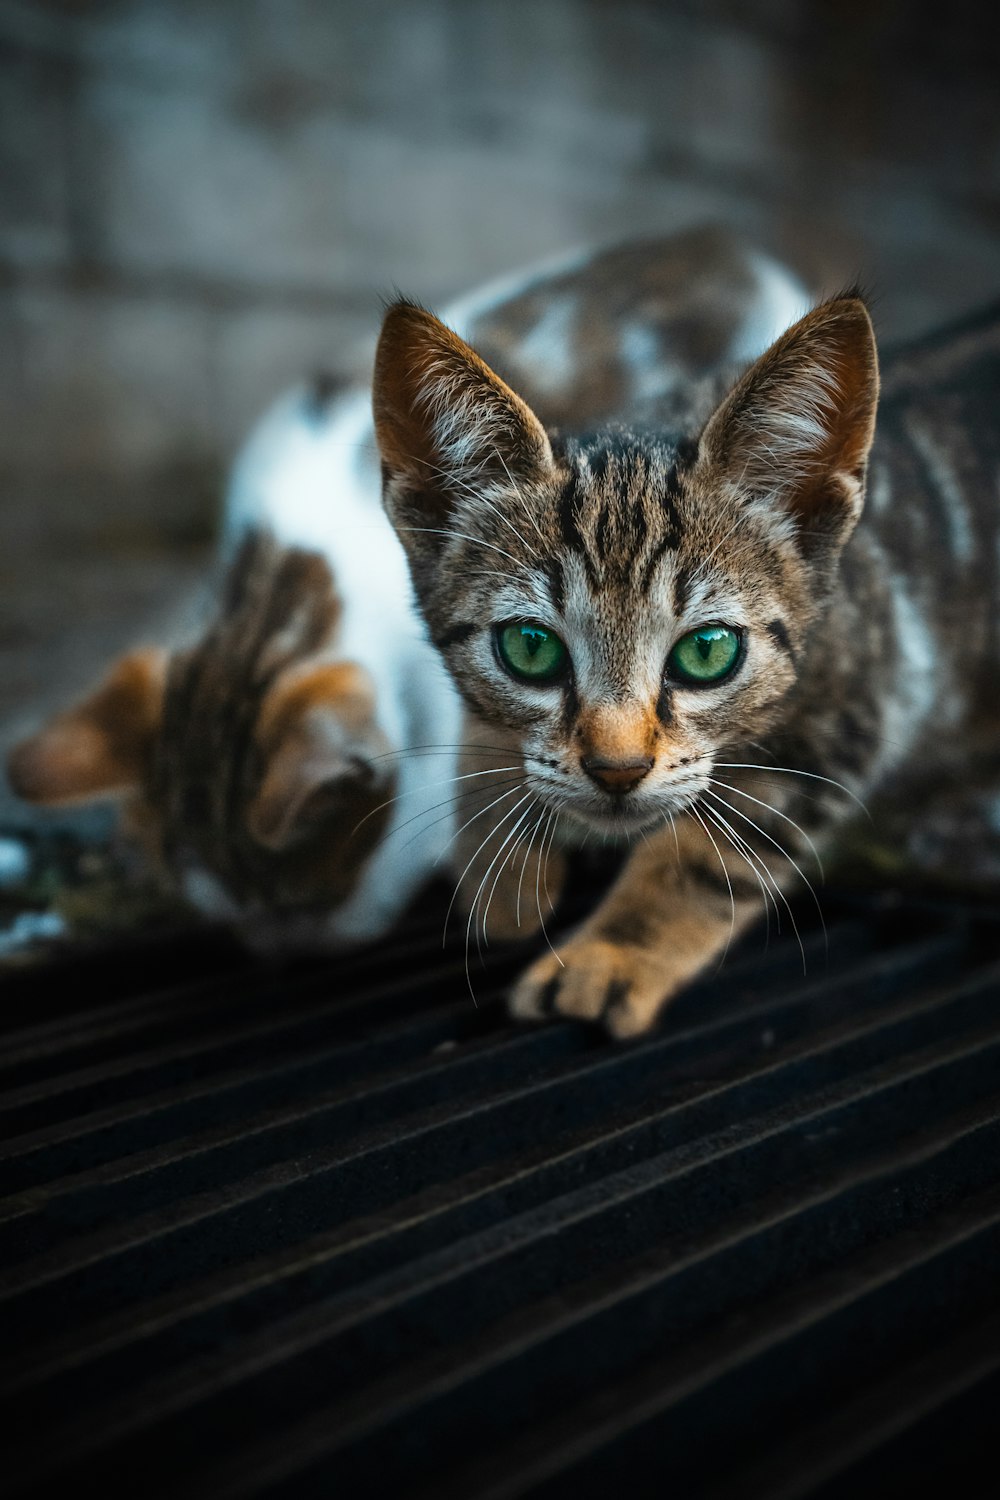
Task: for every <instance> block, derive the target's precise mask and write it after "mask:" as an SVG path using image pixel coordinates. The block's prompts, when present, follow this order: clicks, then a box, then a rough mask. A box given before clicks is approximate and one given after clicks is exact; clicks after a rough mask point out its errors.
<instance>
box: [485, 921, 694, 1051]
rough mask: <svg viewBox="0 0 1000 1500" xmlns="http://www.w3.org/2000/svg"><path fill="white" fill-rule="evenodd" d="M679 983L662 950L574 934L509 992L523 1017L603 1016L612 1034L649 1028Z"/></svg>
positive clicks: (517, 1015) (584, 1018) (512, 1007)
mask: <svg viewBox="0 0 1000 1500" xmlns="http://www.w3.org/2000/svg"><path fill="white" fill-rule="evenodd" d="M676 988H677V984H676V982H673V981H672V979H671V975H670V973H669V970H668V968H667V966H666V965H665V964H664V962H663V957H662V955H661V956H660V957H659V958H657V957H656V956H654V955H651V954H649V953H647V952H646V951H645V950H644V949H642V948H635V947H626V946H624V945H622V944H620V943H611V942H607V941H606V940H603V939H600V938H587V937H583V936H580V937H577V938H571V939H570V941H569V942H568V943H565V944H564V945H563V946H562V947H561V948H559V949H557V951H556V952H555V953H554V954H553V953H545V954H543V955H542V957H541V958H538V959H536V960H535V962H534V963H533V964H532V965H531V967H530V968H529V969H528V970H527V971H526V972H525V973H524V974H523V975H522V976H521V978H520V979H519V980H518V982H517V984H516V985H515V987H514V990H513V992H512V994H511V997H510V1012H511V1015H513V1016H514V1017H515V1018H516V1019H517V1020H519V1021H545V1020H551V1019H552V1018H553V1017H554V1016H567V1017H572V1018H573V1019H574V1020H577V1021H600V1022H602V1023H603V1025H604V1026H605V1027H606V1028H607V1030H608V1031H609V1032H610V1033H611V1035H612V1036H613V1037H617V1038H619V1039H625V1038H626V1037H633V1036H639V1035H641V1034H642V1032H644V1031H648V1030H649V1028H650V1027H651V1026H652V1025H653V1022H654V1021H655V1020H656V1017H657V1015H658V1013H659V1011H660V1010H661V1008H662V1006H663V1005H664V1003H665V1001H666V1000H668V999H669V997H670V996H671V995H672V994H673V992H674V990H675V989H676Z"/></svg>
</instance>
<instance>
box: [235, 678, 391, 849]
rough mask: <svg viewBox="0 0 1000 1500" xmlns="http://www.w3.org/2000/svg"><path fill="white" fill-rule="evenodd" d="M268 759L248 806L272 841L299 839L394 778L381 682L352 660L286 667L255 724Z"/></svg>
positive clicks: (254, 834)
mask: <svg viewBox="0 0 1000 1500" xmlns="http://www.w3.org/2000/svg"><path fill="white" fill-rule="evenodd" d="M255 738H256V744H257V750H258V753H259V755H260V757H261V761H262V764H263V776H262V779H261V783H260V787H259V789H258V790H257V792H256V794H255V796H254V797H253V800H252V801H251V803H250V806H249V808H248V809H247V828H248V831H249V833H250V836H251V838H253V839H254V840H255V841H256V842H257V843H258V844H261V845H263V846H264V847H265V848H267V849H272V850H282V849H286V848H288V847H289V846H290V845H292V844H295V843H297V842H299V841H300V840H301V839H303V838H305V837H307V836H308V835H309V834H312V833H315V832H316V830H317V827H318V826H319V825H321V824H322V823H324V822H325V821H326V820H327V819H329V818H331V817H332V816H334V815H335V814H336V813H338V812H340V813H342V814H344V815H346V816H351V815H352V814H353V813H356V814H357V816H360V815H361V814H360V811H358V809H359V807H360V806H361V804H362V802H363V799H364V798H365V797H366V796H369V797H370V796H371V794H373V793H374V792H377V791H379V790H380V789H381V788H383V787H385V786H387V785H388V784H389V783H390V781H391V780H392V776H393V769H394V764H395V763H394V761H393V758H392V756H391V755H390V754H389V753H388V752H389V742H388V740H387V739H386V737H385V735H384V734H383V732H382V730H381V729H380V728H379V726H378V723H377V720H376V717H375V685H374V683H373V682H372V680H371V678H370V676H369V675H368V673H367V672H366V671H365V670H364V668H362V667H359V666H356V665H354V664H353V663H351V662H338V663H336V664H333V665H331V664H327V665H324V666H317V667H309V668H305V669H294V670H291V671H288V672H286V673H283V674H282V676H280V677H279V678H278V680H277V682H276V683H275V685H274V686H273V687H272V688H271V690H270V692H269V693H268V695H267V698H266V699H265V701H264V705H263V707H262V709H261V714H260V718H259V720H258V724H257V730H256V735H255Z"/></svg>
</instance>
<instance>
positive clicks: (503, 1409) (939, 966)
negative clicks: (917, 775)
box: [0, 898, 1000, 1500]
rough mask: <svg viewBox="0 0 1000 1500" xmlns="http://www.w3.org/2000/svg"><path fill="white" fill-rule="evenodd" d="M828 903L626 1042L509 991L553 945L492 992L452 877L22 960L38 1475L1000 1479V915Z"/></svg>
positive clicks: (571, 1491) (10, 1101) (499, 1487)
mask: <svg viewBox="0 0 1000 1500" xmlns="http://www.w3.org/2000/svg"><path fill="white" fill-rule="evenodd" d="M825 905H826V912H827V919H828V928H829V932H828V938H826V939H825V938H824V935H823V933H822V932H820V931H817V930H811V931H807V932H805V933H804V940H805V949H806V957H807V959H808V963H807V970H806V973H805V975H803V971H802V956H801V954H800V952H799V948H798V945H797V943H796V942H795V940H794V938H792V937H788V936H783V937H777V936H775V935H774V934H773V933H772V935H771V939H770V944H769V947H768V948H767V950H766V951H765V950H764V946H763V935H762V934H757V935H755V936H754V937H753V938H752V939H751V940H750V941H749V942H748V943H747V944H746V945H745V947H744V948H743V950H741V952H740V953H737V954H734V955H733V956H731V958H730V960H729V962H728V963H727V965H726V967H725V970H724V971H723V972H722V973H721V974H719V975H717V976H714V977H713V978H711V979H707V980H706V981H704V982H703V983H702V984H701V985H699V986H698V988H697V990H695V991H692V992H691V993H689V994H688V995H686V996H684V997H683V998H682V999H681V1000H680V1001H679V1002H678V1003H677V1004H676V1005H675V1007H674V1008H673V1010H672V1012H671V1013H670V1015H669V1017H668V1018H667V1021H666V1023H665V1025H664V1027H663V1029H662V1030H661V1031H660V1032H659V1033H658V1034H657V1035H656V1036H655V1037H653V1038H651V1039H649V1040H647V1041H645V1042H643V1043H640V1044H637V1045H634V1046H630V1047H618V1048H613V1047H611V1046H609V1045H607V1044H605V1043H604V1042H602V1041H601V1040H600V1039H599V1038H597V1037H596V1036H594V1035H592V1034H590V1033H589V1032H587V1031H585V1030H583V1029H580V1028H577V1027H574V1026H570V1025H560V1026H553V1027H550V1028H545V1029H542V1030H527V1031H526V1030H514V1029H512V1028H511V1027H510V1026H509V1025H508V1024H507V1023H506V1022H505V1020H504V1017H503V1013H502V1008H501V1005H500V1002H499V998H498V996H499V993H500V991H501V990H502V987H503V984H504V983H505V981H506V980H507V978H508V977H509V975H510V974H511V973H512V972H513V971H514V969H515V968H516V967H517V965H518V964H520V963H521V962H523V954H517V955H514V954H509V955H506V956H498V957H496V958H494V959H492V960H491V963H490V967H489V970H488V971H487V972H483V971H481V970H478V969H477V968H476V967H475V966H474V967H473V977H474V979H475V982H476V988H477V993H478V998H479V1006H478V1008H476V1007H474V1006H473V1004H472V1002H471V1000H470V999H469V996H468V992H467V989H466V982H465V969H464V959H463V955H462V953H461V952H460V951H459V950H458V949H457V948H449V949H448V950H445V951H444V952H442V950H441V947H440V943H439V941H438V939H437V937H436V933H437V932H439V931H440V913H439V912H437V911H432V913H431V915H430V916H428V917H426V918H425V919H424V920H423V921H422V922H421V923H420V924H419V925H414V926H411V927H410V928H409V929H408V930H407V931H405V932H403V933H402V934H401V935H400V936H399V937H398V938H397V939H395V940H393V941H392V942H391V943H388V944H382V945H381V946H380V947H379V949H378V951H377V952H371V953H362V954H358V955H354V956H352V957H351V958H349V959H344V960H340V961H338V962H332V963H329V964H326V965H324V966H321V967H316V966H314V967H312V968H310V969H303V970H301V971H299V972H297V973H292V974H285V975H280V974H273V973H268V972H267V971H266V970H262V969H260V968H255V967H253V966H251V965H249V964H248V962H247V961H246V960H245V959H242V958H240V957H238V956H237V955H236V954H235V953H234V952H233V951H232V950H231V949H229V948H228V947H227V946H226V945H225V944H224V943H221V942H220V943H213V941H212V940H211V939H207V938H206V939H201V940H197V941H196V940H194V939H191V940H190V941H189V945H188V946H187V947H186V948H185V947H178V946H176V945H170V946H169V947H162V946H161V947H157V946H156V945H155V944H151V945H147V946H145V947H143V946H138V947H134V948H133V949H132V950H130V951H129V952H128V953H120V954H117V955H111V956H108V957H107V958H104V959H102V958H91V959H89V960H88V961H87V963H86V965H84V966H83V967H82V968H80V967H77V966H74V965H66V966H63V967H61V968H58V967H57V968H54V969H52V970H51V971H50V972H47V973H44V974H41V975H38V974H36V975H26V976H22V977H19V978H17V979H16V980H14V979H11V980H8V981H5V982H3V984H2V985H0V995H2V996H3V999H4V1002H5V1003H4V1004H3V1006H2V1012H3V1017H4V1020H3V1025H4V1028H5V1034H4V1045H3V1053H2V1057H0V1088H2V1093H0V1118H2V1120H3V1123H4V1140H3V1145H2V1147H0V1194H2V1197H0V1256H2V1261H3V1267H4V1270H3V1290H2V1297H0V1314H2V1319H3V1330H4V1331H3V1345H2V1349H3V1358H2V1369H0V1385H2V1389H3V1400H4V1407H5V1410H6V1414H7V1421H8V1424H9V1431H10V1433H11V1436H10V1438H9V1439H8V1441H7V1444H6V1445H5V1454H4V1458H3V1468H4V1478H5V1491H6V1492H7V1493H10V1494H12V1495H20V1494H36V1493H42V1492H43V1491H45V1490H51V1489H52V1488H53V1487H54V1486H56V1485H58V1487H59V1489H60V1492H63V1491H65V1490H66V1488H67V1487H68V1486H70V1485H73V1486H77V1485H81V1484H83V1483H87V1484H100V1485H101V1486H102V1487H103V1488H104V1489H105V1491H106V1492H123V1493H124V1492H128V1493H131V1494H142V1495H144V1496H145V1495H149V1496H157V1495H184V1496H209V1495H211V1496H213V1497H214V1496H229V1495H233V1496H236V1495H240V1496H242V1495H246V1496H250V1495H254V1496H256V1495H261V1496H263V1495H278V1494H282V1495H293V1496H314V1495H315V1496H324V1497H326V1496H331V1495H345V1496H355V1495H358V1496H365V1495H370V1496H382V1495H394V1496H399V1495H407V1496H409V1495H427V1496H431V1495H433V1496H440V1497H442V1500H447V1497H468V1496H484V1497H486V1496H489V1497H496V1500H500V1497H501V1496H502V1497H514V1496H521V1495H544V1496H563V1495H565V1496H573V1497H583V1496H606V1495H609V1494H612V1493H613V1492H614V1490H615V1487H616V1486H619V1485H624V1484H627V1485H628V1490H629V1493H630V1495H646V1494H649V1495H654V1494H655V1495H661V1494H663V1493H665V1492H667V1491H669V1490H672V1491H673V1492H674V1493H677V1494H681V1495H685V1496H688V1495H705V1496H706V1497H712V1500H716V1497H718V1500H722V1497H732V1500H735V1497H745V1500H757V1497H761V1496H772V1495H773V1496H782V1497H786V1496H787V1497H792V1496H815V1497H824V1500H828V1497H830V1496H835V1495H840V1494H844V1495H848V1494H850V1495H852V1496H853V1495H859V1494H860V1495H865V1494H872V1495H876V1494H877V1495H880V1496H883V1497H884V1496H885V1495H886V1494H896V1493H899V1494H903V1493H909V1494H913V1493H917V1492H921V1490H922V1486H924V1485H927V1484H930V1482H931V1481H932V1480H933V1482H934V1483H936V1484H939V1485H940V1484H943V1483H945V1482H947V1483H949V1485H950V1484H952V1483H954V1482H955V1481H956V1480H960V1481H961V1482H962V1483H963V1485H964V1490H963V1493H965V1494H973V1493H978V1492H979V1491H977V1490H976V1489H975V1488H974V1487H973V1486H974V1481H973V1479H972V1477H971V1475H972V1468H971V1465H972V1461H973V1458H974V1457H976V1458H978V1456H979V1455H980V1451H981V1449H982V1447H983V1444H984V1443H988V1442H990V1441H991V1440H992V1431H991V1429H992V1426H993V1425H994V1416H993V1414H994V1411H995V1405H996V1399H997V1397H998V1396H1000V1274H998V1272H1000V1004H998V999H1000V942H998V936H997V929H996V925H995V922H994V920H993V919H992V918H991V916H990V915H989V913H988V912H980V913H977V912H975V911H972V910H969V909H959V908H957V907H953V906H949V905H939V906H928V905H924V906H919V907H918V906H909V905H907V904H905V903H904V902H899V901H896V902H893V901H891V900H889V901H886V900H883V901H880V902H878V903H865V902H862V901H856V902H850V901H847V900H846V899H841V900H836V899H832V898H831V899H829V900H828V901H827V902H826V903H825ZM158 976H162V977H160V978H158ZM963 1466H964V1467H963ZM984 1493H985V1492H984Z"/></svg>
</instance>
